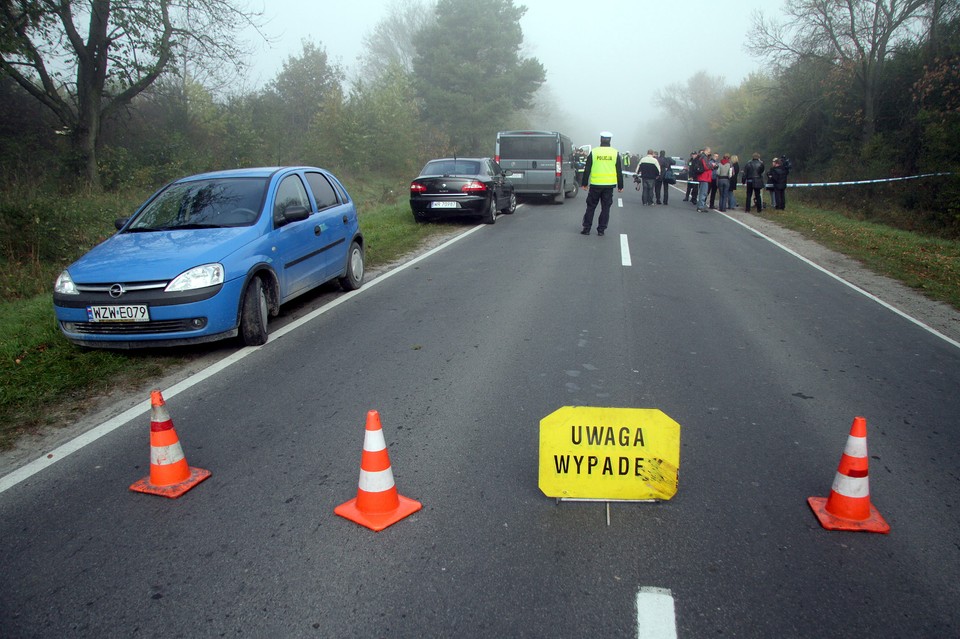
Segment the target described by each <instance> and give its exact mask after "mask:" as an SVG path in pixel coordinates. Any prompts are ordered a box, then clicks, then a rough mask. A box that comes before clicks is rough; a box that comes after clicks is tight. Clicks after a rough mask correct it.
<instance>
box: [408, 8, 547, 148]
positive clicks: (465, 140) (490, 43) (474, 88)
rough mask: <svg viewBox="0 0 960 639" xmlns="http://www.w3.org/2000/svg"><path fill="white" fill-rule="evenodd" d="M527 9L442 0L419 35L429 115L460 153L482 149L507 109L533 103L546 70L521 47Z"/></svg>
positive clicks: (420, 80)
mask: <svg viewBox="0 0 960 639" xmlns="http://www.w3.org/2000/svg"><path fill="white" fill-rule="evenodd" d="M525 12H526V9H525V8H524V7H516V6H514V4H513V0H479V1H478V0H439V2H438V3H437V7H436V11H435V16H436V19H435V22H434V23H432V24H430V25H429V26H427V27H425V28H423V29H422V30H420V31H419V32H417V33H416V34H415V35H414V39H413V42H414V46H415V47H416V51H417V53H416V56H415V57H414V59H413V69H414V73H415V77H416V83H417V90H418V94H419V96H420V98H421V99H422V100H423V114H424V119H425V121H426V123H427V124H428V125H432V126H435V127H438V128H439V129H441V130H442V131H444V132H446V134H447V135H449V136H450V141H451V144H452V146H453V149H451V150H452V151H454V152H456V153H458V154H460V155H474V154H477V155H479V154H483V153H484V151H485V150H487V149H488V148H489V146H490V142H489V141H490V140H491V139H493V137H494V136H495V134H496V132H497V131H498V130H499V129H500V126H501V123H502V122H503V117H504V115H505V114H510V113H513V112H514V111H516V110H518V109H523V108H526V107H529V106H530V105H531V100H532V97H533V95H534V93H535V92H536V91H537V89H538V88H539V87H540V85H541V84H543V82H544V80H545V78H546V73H545V71H544V69H543V65H541V64H540V62H539V61H537V60H536V59H535V58H524V57H522V56H521V55H520V53H519V52H520V47H521V45H522V43H523V31H522V29H521V28H520V18H521V17H522V16H523V14H524V13H525Z"/></svg>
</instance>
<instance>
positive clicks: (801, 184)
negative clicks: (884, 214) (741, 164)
mask: <svg viewBox="0 0 960 639" xmlns="http://www.w3.org/2000/svg"><path fill="white" fill-rule="evenodd" d="M944 175H953V173H951V172H949V171H947V172H945V173H923V174H921V175H908V176H906V177H896V178H882V179H879V180H856V181H853V182H806V183H799V182H798V183H795V184H787V186H788V187H793V188H796V187H801V186H804V187H806V186H856V185H858V184H882V183H884V182H903V181H905V180H919V179H920V178H928V177H941V176H944ZM680 182H683V183H685V184H699V182H697V181H696V180H677V183H678V184H679V183H680ZM763 188H765V189H771V188H773V185H772V184H764V185H763Z"/></svg>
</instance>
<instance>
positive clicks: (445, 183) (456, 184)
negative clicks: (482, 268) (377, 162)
mask: <svg viewBox="0 0 960 639" xmlns="http://www.w3.org/2000/svg"><path fill="white" fill-rule="evenodd" d="M506 177H507V176H506V174H505V173H504V171H503V169H501V168H500V165H499V164H497V163H496V162H495V161H494V160H493V159H492V158H441V159H437V160H430V161H429V162H427V164H426V165H425V166H424V167H423V170H422V171H420V175H419V176H417V178H416V179H415V180H413V182H411V183H410V208H411V209H412V210H413V217H414V219H415V220H416V221H417V222H425V221H427V220H430V219H436V218H441V217H464V216H470V217H479V218H480V219H481V220H482V221H483V222H485V223H486V224H493V223H494V222H496V221H497V213H498V212H499V213H507V214H510V213H513V212H514V211H516V210H517V196H516V194H515V193H514V191H513V184H511V183H510V182H508V181H507V179H506Z"/></svg>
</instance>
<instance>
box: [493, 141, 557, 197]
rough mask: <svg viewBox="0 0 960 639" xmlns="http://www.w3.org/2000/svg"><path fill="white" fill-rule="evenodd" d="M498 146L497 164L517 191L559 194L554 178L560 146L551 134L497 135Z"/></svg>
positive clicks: (555, 177) (522, 192)
mask: <svg viewBox="0 0 960 639" xmlns="http://www.w3.org/2000/svg"><path fill="white" fill-rule="evenodd" d="M498 146H499V149H498V150H499V152H500V153H499V157H500V160H499V161H500V167H501V168H502V169H503V170H505V171H509V172H510V173H511V175H509V176H508V178H509V180H510V182H511V183H512V184H513V186H514V190H515V191H516V192H517V193H518V194H539V195H556V194H558V193H560V190H561V184H560V180H559V179H558V177H557V157H558V155H559V154H560V149H559V143H558V140H557V136H556V135H555V134H554V135H530V134H519V135H517V134H513V135H501V136H500V137H499V144H498ZM561 161H562V160H561Z"/></svg>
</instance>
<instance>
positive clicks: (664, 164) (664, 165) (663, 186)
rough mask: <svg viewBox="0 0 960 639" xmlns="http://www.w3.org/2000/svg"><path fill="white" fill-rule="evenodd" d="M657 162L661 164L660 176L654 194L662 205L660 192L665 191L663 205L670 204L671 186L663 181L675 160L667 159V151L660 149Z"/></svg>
mask: <svg viewBox="0 0 960 639" xmlns="http://www.w3.org/2000/svg"><path fill="white" fill-rule="evenodd" d="M657 162H659V163H660V176H659V177H658V178H657V183H656V186H655V187H654V193H655V194H656V196H657V204H661V202H660V200H661V198H660V192H661V191H663V198H662V199H663V202H662V203H663V204H669V203H670V185H669V184H667V183H666V182H664V181H663V176H664V174H666V172H667V169H669V168H670V167H672V166H673V160H672V159H671V158H668V157H667V153H666V151H664V150H663V149H660V156H659V157H658V158H657Z"/></svg>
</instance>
